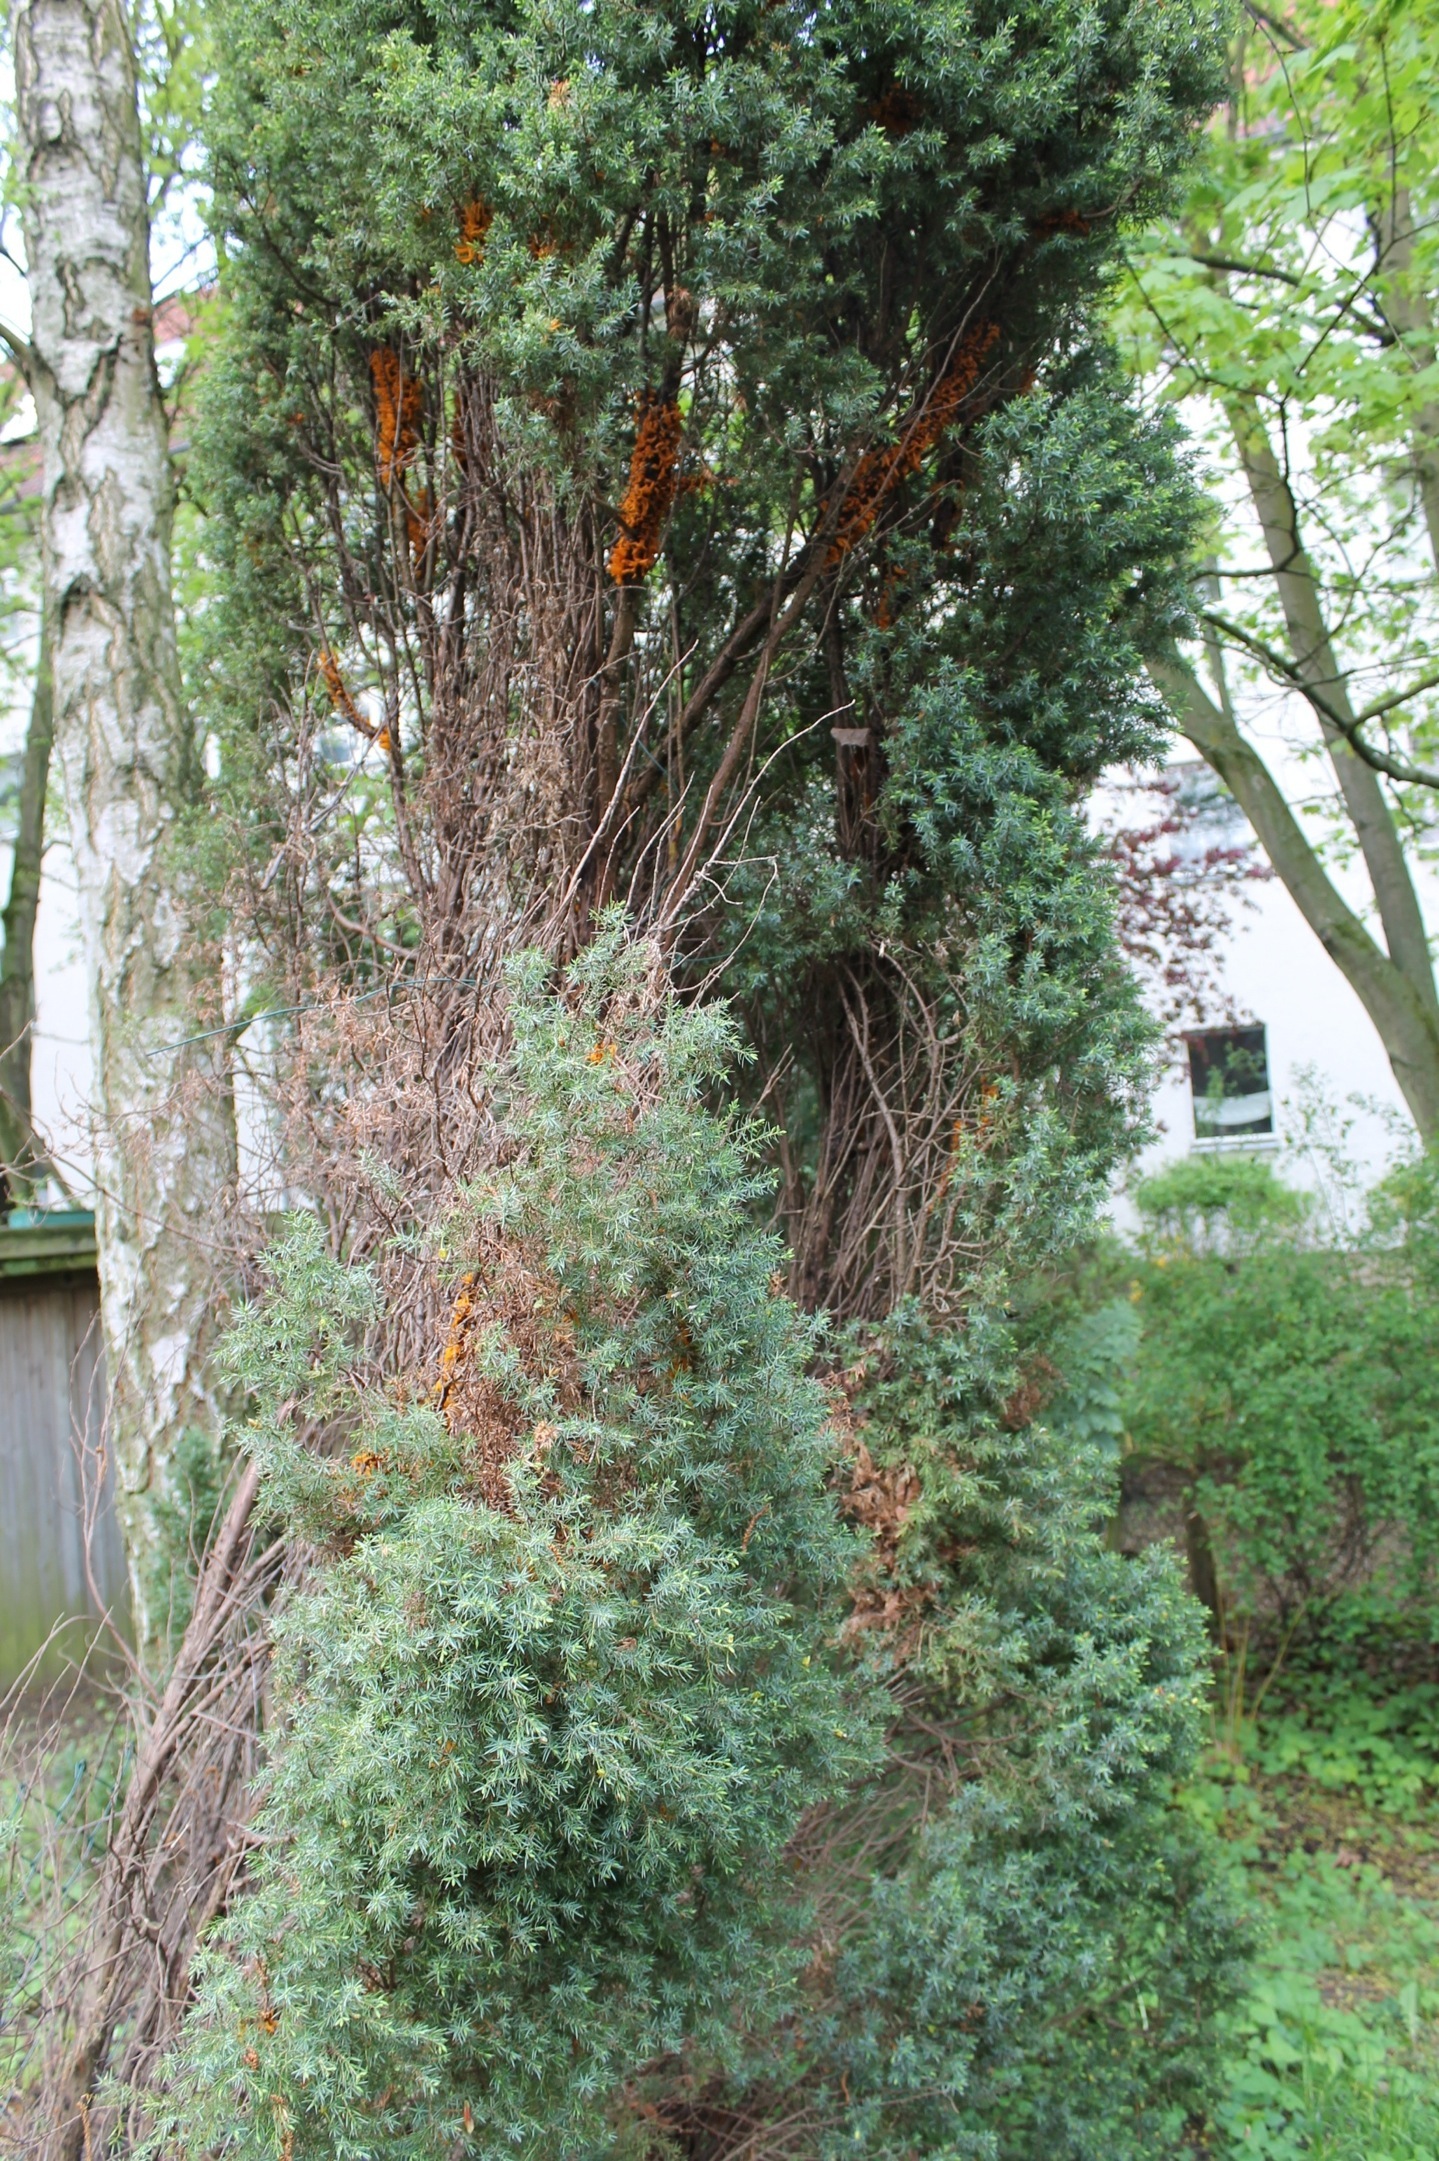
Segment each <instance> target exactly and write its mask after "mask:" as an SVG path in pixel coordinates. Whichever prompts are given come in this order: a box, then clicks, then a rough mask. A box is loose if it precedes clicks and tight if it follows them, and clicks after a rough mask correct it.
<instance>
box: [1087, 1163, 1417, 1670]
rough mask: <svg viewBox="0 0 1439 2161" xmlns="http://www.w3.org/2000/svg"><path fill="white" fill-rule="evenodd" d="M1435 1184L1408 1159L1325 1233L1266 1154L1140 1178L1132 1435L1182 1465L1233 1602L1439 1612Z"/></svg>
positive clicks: (1239, 1606) (1276, 1616) (1307, 1621)
mask: <svg viewBox="0 0 1439 2161" xmlns="http://www.w3.org/2000/svg"><path fill="white" fill-rule="evenodd" d="M1433 1193H1434V1171H1433V1168H1432V1166H1429V1165H1415V1166H1412V1167H1410V1168H1408V1169H1406V1170H1405V1171H1404V1172H1402V1173H1401V1174H1398V1175H1397V1176H1396V1178H1395V1179H1394V1180H1393V1181H1391V1182H1390V1183H1389V1184H1387V1185H1386V1186H1385V1187H1384V1188H1383V1189H1381V1190H1380V1191H1379V1192H1378V1193H1377V1194H1376V1195H1375V1196H1373V1199H1372V1203H1371V1207H1370V1210H1369V1214H1368V1218H1367V1221H1366V1222H1365V1224H1364V1226H1363V1227H1362V1229H1361V1230H1360V1231H1359V1232H1357V1233H1356V1234H1354V1235H1353V1236H1352V1237H1349V1238H1346V1239H1331V1240H1330V1241H1329V1242H1321V1239H1320V1236H1319V1231H1318V1228H1317V1226H1316V1224H1315V1222H1314V1221H1313V1219H1312V1217H1311V1215H1310V1212H1309V1210H1308V1208H1307V1206H1306V1203H1305V1199H1304V1196H1302V1195H1300V1194H1298V1193H1296V1192H1295V1191H1293V1190H1292V1189H1290V1188H1288V1187H1286V1186H1285V1185H1284V1184H1283V1183H1282V1182H1281V1181H1280V1180H1279V1179H1278V1178H1277V1177H1276V1176H1275V1174H1274V1172H1273V1171H1272V1169H1271V1168H1270V1166H1269V1165H1268V1164H1266V1163H1262V1162H1258V1163H1256V1162H1252V1161H1250V1162H1246V1161H1244V1160H1242V1159H1241V1160H1239V1161H1228V1162H1225V1161H1222V1160H1220V1161H1213V1160H1210V1161H1202V1160H1201V1161H1195V1162H1190V1163H1184V1164H1179V1165H1176V1166H1175V1167H1174V1168H1173V1169H1172V1170H1170V1171H1168V1172H1166V1173H1165V1174H1164V1175H1163V1176H1162V1177H1160V1178H1158V1179H1155V1180H1153V1181H1151V1182H1150V1183H1149V1184H1148V1185H1146V1186H1143V1187H1141V1188H1140V1190H1139V1193H1138V1195H1137V1199H1138V1203H1139V1207H1140V1209H1141V1212H1142V1214H1143V1217H1144V1225H1145V1228H1144V1236H1143V1238H1142V1240H1141V1244H1140V1249H1139V1251H1138V1253H1137V1254H1136V1255H1135V1256H1134V1258H1133V1259H1132V1260H1126V1261H1125V1262H1124V1264H1123V1267H1124V1271H1125V1273H1126V1274H1127V1275H1128V1277H1129V1279H1130V1295H1131V1298H1132V1299H1133V1301H1134V1303H1135V1307H1136V1310H1137V1311H1138V1313H1139V1314H1140V1316H1141V1318H1142V1323H1143V1330H1142V1336H1141V1340H1140V1344H1139V1348H1138V1351H1137V1354H1136V1356H1135V1358H1134V1360H1133V1362H1132V1365H1131V1367H1130V1371H1129V1376H1128V1381H1127V1384H1126V1387H1125V1390H1124V1411H1125V1423H1126V1427H1127V1431H1128V1436H1129V1444H1130V1446H1131V1447H1132V1448H1133V1449H1134V1450H1135V1451H1137V1452H1138V1453H1139V1454H1141V1455H1145V1456H1157V1457H1162V1458H1164V1459H1165V1460H1167V1461H1169V1462H1172V1463H1175V1464H1177V1465H1179V1466H1181V1467H1182V1468H1183V1469H1184V1470H1185V1471H1186V1472H1187V1473H1188V1474H1189V1476H1190V1478H1191V1480H1192V1487H1191V1491H1192V1496H1193V1500H1194V1503H1195V1505H1196V1506H1197V1507H1198V1509H1199V1510H1200V1511H1201V1513H1202V1515H1203V1516H1204V1518H1205V1520H1206V1522H1207V1523H1208V1526H1209V1531H1210V1535H1211V1538H1212V1540H1213V1542H1214V1545H1215V1550H1216V1554H1217V1556H1218V1560H1219V1565H1220V1572H1221V1580H1222V1585H1223V1588H1224V1592H1225V1597H1226V1601H1227V1603H1228V1604H1229V1605H1231V1606H1232V1607H1233V1608H1234V1609H1235V1611H1236V1613H1238V1614H1243V1613H1248V1614H1251V1615H1263V1616H1267V1618H1268V1619H1269V1620H1270V1621H1272V1622H1274V1623H1276V1624H1277V1625H1278V1626H1279V1627H1280V1628H1281V1629H1287V1628H1289V1627H1291V1626H1294V1625H1302V1626H1303V1627H1304V1628H1306V1629H1308V1628H1314V1627H1317V1626H1319V1625H1320V1624H1321V1623H1324V1622H1325V1621H1326V1617H1327V1616H1332V1613H1333V1609H1334V1607H1335V1602H1336V1601H1337V1600H1341V1599H1343V1598H1345V1597H1349V1596H1353V1595H1354V1594H1356V1593H1357V1592H1359V1591H1360V1590H1362V1589H1366V1587H1367V1591H1368V1593H1369V1595H1371V1597H1375V1598H1378V1599H1379V1600H1380V1601H1381V1603H1382V1602H1383V1601H1386V1600H1387V1602H1388V1604H1389V1606H1390V1608H1391V1609H1395V1610H1397V1609H1400V1608H1407V1609H1409V1612H1410V1617H1411V1621H1414V1622H1416V1623H1417V1625H1418V1626H1419V1627H1421V1628H1422V1627H1423V1625H1424V1616H1425V1615H1426V1614H1428V1613H1430V1612H1432V1605H1433V1598H1434V1590H1435V1565H1436V1560H1439V1361H1436V1360H1435V1357H1434V1350H1433V1346H1434V1340H1435V1331H1436V1324H1439V1270H1436V1267H1435V1256H1436V1253H1439V1244H1436V1239H1435V1234H1434V1228H1433V1224H1434V1209H1433Z"/></svg>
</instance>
